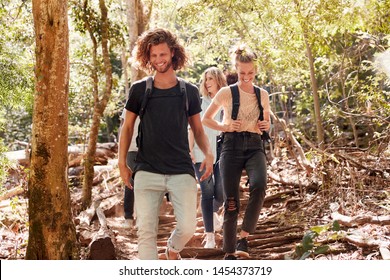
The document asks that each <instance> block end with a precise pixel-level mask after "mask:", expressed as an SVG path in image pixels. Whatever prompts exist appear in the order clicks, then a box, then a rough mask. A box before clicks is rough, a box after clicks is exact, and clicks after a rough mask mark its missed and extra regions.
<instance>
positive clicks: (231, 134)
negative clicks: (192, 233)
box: [202, 45, 270, 260]
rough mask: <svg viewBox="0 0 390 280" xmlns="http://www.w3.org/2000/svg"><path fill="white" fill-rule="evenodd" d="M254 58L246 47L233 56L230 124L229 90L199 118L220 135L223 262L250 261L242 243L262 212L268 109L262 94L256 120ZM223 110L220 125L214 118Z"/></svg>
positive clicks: (252, 229) (265, 180) (244, 242)
mask: <svg viewBox="0 0 390 280" xmlns="http://www.w3.org/2000/svg"><path fill="white" fill-rule="evenodd" d="M256 60H257V57H256V55H255V53H254V52H253V51H252V50H251V49H249V48H248V47H247V46H246V45H241V46H238V47H237V48H236V49H235V50H234V52H233V64H232V65H235V68H236V70H237V74H238V82H237V85H238V89H239V97H240V106H239V110H238V117H237V119H236V120H233V119H232V109H233V104H232V92H231V89H230V87H223V88H221V89H220V90H219V91H218V93H217V94H216V96H215V97H214V99H213V100H212V102H211V104H210V106H209V107H208V109H207V111H206V112H205V114H204V116H203V120H202V122H203V124H204V125H205V126H208V127H210V128H212V129H216V130H219V131H223V133H224V141H223V145H222V152H221V158H220V172H221V178H222V186H223V189H224V193H225V197H226V198H225V202H224V206H225V213H224V223H223V251H224V252H225V257H224V259H225V260H235V259H237V255H238V256H245V257H248V256H249V252H248V241H247V237H248V236H249V234H250V233H252V232H254V231H255V229H256V224H257V221H258V218H259V215H260V211H261V208H262V206H263V202H264V197H265V191H266V185H267V166H266V157H265V151H264V146H263V142H262V141H263V140H262V137H261V135H262V133H263V132H264V131H268V130H269V128H270V107H269V97H268V93H267V91H265V90H263V89H261V104H262V107H263V108H264V111H263V112H264V120H263V121H260V120H259V114H260V109H259V106H258V101H257V97H256V94H255V89H254V86H255V85H254V79H255V75H256V72H257V67H256ZM221 108H223V111H224V119H223V122H221V123H220V122H217V121H216V120H215V119H214V118H215V116H216V115H217V114H218V112H219V110H220V109H221ZM243 169H245V170H246V172H247V174H248V178H249V181H250V188H249V200H248V204H247V207H246V210H245V213H244V219H243V222H242V225H241V230H240V232H239V238H238V240H237V217H238V214H239V211H240V192H239V187H240V179H241V174H242V171H243Z"/></svg>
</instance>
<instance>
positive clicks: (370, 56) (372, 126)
mask: <svg viewBox="0 0 390 280" xmlns="http://www.w3.org/2000/svg"><path fill="white" fill-rule="evenodd" d="M2 3H3V4H2V5H0V74H1V75H0V102H1V104H2V105H3V104H4V105H7V107H4V106H1V108H0V111H2V114H0V116H5V114H7V116H8V114H9V112H10V111H9V110H11V111H12V110H14V111H16V109H15V108H17V107H19V108H22V110H23V111H29V112H30V111H31V107H32V106H31V103H32V97H31V96H32V92H33V61H34V51H33V45H34V36H33V25H32V17H31V2H30V1H22V2H20V1H14V0H5V1H3V2H2ZM82 3H83V2H80V1H75V0H72V1H70V2H69V8H70V17H69V23H70V37H69V38H70V62H71V73H70V83H69V84H70V95H69V125H70V139H71V141H72V142H78V141H81V140H82V139H85V135H86V131H88V127H89V124H90V118H91V116H92V111H91V110H92V107H93V106H92V102H93V100H92V99H93V98H92V94H91V93H92V79H91V77H90V73H91V67H92V55H91V50H92V47H93V46H92V43H91V41H90V38H89V35H88V32H86V26H85V23H84V21H83V20H82V19H83V18H87V20H88V22H89V24H90V26H91V29H92V32H93V34H94V36H95V37H96V38H97V41H98V42H99V41H100V40H101V37H100V29H101V25H100V9H99V7H98V5H99V3H98V1H88V5H87V7H86V8H85V9H84V8H83V6H82V5H83V4H82ZM150 3H152V4H153V7H152V17H151V20H152V22H150V25H149V26H150V27H151V28H154V27H166V28H169V29H171V30H173V31H174V32H175V33H176V34H178V35H179V37H180V39H181V40H182V41H183V42H184V44H185V47H186V49H187V50H188V52H189V54H190V56H191V62H192V63H191V65H190V67H188V68H187V69H186V70H185V71H184V72H182V73H179V75H180V76H184V77H186V78H187V79H189V80H190V81H191V82H194V83H198V81H199V78H200V74H201V73H202V72H203V71H204V69H206V68H207V67H208V66H211V65H215V66H217V67H219V68H221V69H229V68H231V66H232V65H231V64H230V56H229V51H230V49H231V47H232V46H234V45H235V44H236V43H237V42H238V41H243V42H246V43H247V44H249V45H250V46H251V47H252V48H253V49H254V50H255V51H256V52H257V54H258V56H259V60H258V66H259V70H260V71H259V72H260V73H259V75H258V77H257V78H258V83H259V84H262V85H265V84H267V85H269V86H270V88H271V90H272V91H278V90H279V89H283V88H284V89H286V90H285V91H284V92H287V93H288V96H289V98H285V97H286V96H287V95H283V96H281V99H280V104H281V105H283V104H284V105H286V104H287V102H290V103H289V104H290V106H289V108H292V112H288V115H289V116H292V117H294V126H295V129H298V130H300V131H302V132H303V134H304V135H305V136H306V137H308V138H309V139H313V138H314V137H315V135H316V133H315V130H314V127H315V126H314V125H313V124H314V123H313V120H314V114H313V97H312V91H313V90H312V88H311V80H310V73H309V66H308V62H307V56H306V43H308V44H310V46H311V49H312V51H313V55H314V66H315V69H314V70H315V73H316V80H317V83H318V92H319V94H320V107H321V117H322V119H323V126H324V128H325V130H326V131H325V134H326V140H327V142H328V143H333V142H334V141H337V139H338V138H340V136H343V137H344V136H345V135H349V134H351V133H352V128H353V127H352V125H353V124H355V125H356V128H357V130H358V132H359V133H361V131H366V132H368V135H369V138H371V139H374V140H375V141H373V142H371V143H379V141H380V140H383V139H384V138H385V136H386V134H387V133H388V132H389V126H388V124H387V122H386V117H387V116H389V115H390V105H389V104H390V103H389V100H390V94H389V91H390V90H389V88H390V87H389V86H390V84H389V81H390V78H389V77H388V76H386V75H385V74H384V73H382V72H380V71H379V69H378V66H377V64H376V63H375V62H376V58H377V56H378V55H379V54H381V53H383V52H384V51H385V50H387V49H389V47H390V44H389V39H390V35H389V34H390V14H389V11H390V2H389V1H383V0H381V1H376V0H368V1H353V0H347V1H340V0H332V1H324V0H304V1H294V0H266V1H259V0H254V1H244V2H242V1H232V0H218V1H217V0H205V1H200V0H184V1H177V0H166V1H165V0H164V1H163V0H156V1H145V4H146V5H148V4H150ZM107 6H108V9H109V14H108V16H109V20H110V37H111V40H110V56H111V61H112V64H113V72H114V88H113V93H114V94H113V96H112V97H111V99H110V103H109V104H108V106H107V110H106V112H105V114H106V115H105V121H106V123H105V124H103V125H102V131H101V133H100V134H101V135H104V134H106V133H108V134H109V133H111V132H105V131H104V130H106V129H107V130H110V127H111V124H110V121H111V120H109V119H108V118H106V117H110V118H113V117H115V116H117V114H118V112H119V111H120V110H121V107H122V106H123V100H124V99H125V98H126V97H125V94H124V92H123V87H124V86H123V82H121V81H122V80H123V77H122V70H123V69H122V65H121V62H120V61H121V60H120V55H121V54H122V50H123V49H126V50H128V46H127V42H128V39H127V38H128V34H127V26H126V17H125V16H126V14H125V12H124V6H123V3H122V2H121V1H118V0H112V1H107ZM304 35H305V36H304ZM304 38H307V40H308V41H307V42H306V41H305V40H304ZM100 51H101V50H100V49H99V52H100ZM127 56H129V51H127ZM97 59H98V61H99V65H100V66H99V69H98V72H99V80H100V81H102V82H101V83H100V84H99V88H104V79H102V77H103V72H102V58H101V54H100V53H98V58H97ZM283 97H284V98H283ZM281 105H279V104H278V106H279V107H278V108H277V109H278V113H280V114H282V113H283V112H279V110H285V108H284V107H283V106H281ZM285 107H286V108H287V106H285ZM4 108H7V110H8V111H6V110H5V109H4ZM273 109H275V111H276V108H273ZM16 115H18V114H16ZM21 115H24V113H21ZM3 127H4V126H3ZM8 129H9V128H7V130H8ZM20 130H22V131H23V130H24V131H26V133H29V129H28V128H27V127H26V128H20ZM115 130H116V128H114V129H113V131H115ZM11 134H12V133H11ZM3 135H4V133H3ZM22 138H23V139H26V138H28V137H22ZM77 138H79V139H77ZM348 139H351V137H350V136H348ZM8 141H12V139H10V138H8V139H7V140H6V143H7V144H8ZM343 144H349V143H343ZM365 145H369V142H366V143H365Z"/></svg>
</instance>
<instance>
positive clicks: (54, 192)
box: [26, 0, 79, 260]
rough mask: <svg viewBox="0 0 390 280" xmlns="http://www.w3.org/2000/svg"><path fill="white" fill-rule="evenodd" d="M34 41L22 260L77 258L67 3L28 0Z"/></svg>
mask: <svg viewBox="0 0 390 280" xmlns="http://www.w3.org/2000/svg"><path fill="white" fill-rule="evenodd" d="M32 7H33V17H34V28H35V40H36V66H35V97H34V113H33V129H32V149H31V173H30V178H29V182H28V187H29V190H28V198H29V207H28V214H29V239H28V246H27V252H26V259H34V260H42V259H51V260H60V259H61V260H64V259H79V254H78V246H77V238H76V230H75V226H74V223H73V219H72V212H71V204H70V192H69V187H68V177H67V174H68V172H67V169H68V166H67V165H68V150H67V147H68V92H69V39H68V35H69V31H68V15H67V12H68V1H67V0H65V1H50V0H33V2H32Z"/></svg>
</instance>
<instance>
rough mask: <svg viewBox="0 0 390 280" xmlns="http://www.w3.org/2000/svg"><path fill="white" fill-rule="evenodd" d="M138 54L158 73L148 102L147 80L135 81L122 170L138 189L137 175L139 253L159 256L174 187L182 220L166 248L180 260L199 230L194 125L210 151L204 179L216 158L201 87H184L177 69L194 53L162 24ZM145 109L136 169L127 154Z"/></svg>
mask: <svg viewBox="0 0 390 280" xmlns="http://www.w3.org/2000/svg"><path fill="white" fill-rule="evenodd" d="M133 56H134V58H135V60H136V61H137V62H138V63H139V66H140V67H141V68H143V69H144V70H147V71H149V72H154V77H153V87H152V88H153V90H152V93H151V94H150V95H149V97H148V101H147V106H145V105H144V104H145V103H144V102H143V100H144V98H145V97H146V95H145V89H146V80H145V79H144V80H140V81H137V82H135V83H133V85H132V86H131V89H130V93H129V98H128V101H127V103H126V106H125V108H126V114H125V119H124V123H123V126H122V130H121V134H120V140H119V159H118V164H119V170H120V175H121V178H122V180H123V182H124V184H125V185H126V186H127V187H129V188H132V186H131V184H130V178H131V176H132V175H134V186H135V188H134V193H135V201H136V203H135V208H136V213H137V227H138V255H139V258H140V259H158V250H157V233H158V214H159V210H160V205H161V202H162V199H163V197H164V194H165V193H167V192H168V193H169V198H170V201H171V203H172V206H173V208H174V213H175V216H176V221H177V224H176V228H175V229H174V230H173V232H172V233H171V236H170V238H169V239H168V243H167V248H166V251H165V253H166V258H167V259H180V254H179V253H180V251H181V250H183V248H184V246H185V244H186V243H187V242H188V241H189V240H190V239H191V237H192V236H193V234H194V233H195V229H196V202H197V186H196V180H195V174H194V169H193V167H192V162H191V157H190V154H189V143H188V129H187V128H188V124H189V125H190V127H191V129H192V131H193V132H194V136H195V141H196V143H197V144H198V146H199V147H200V149H201V150H202V152H203V153H204V155H205V159H204V161H203V162H202V166H201V168H202V169H203V170H205V172H204V174H203V177H202V178H201V180H204V179H205V178H207V177H209V176H210V174H211V172H212V168H213V161H214V159H213V154H212V152H211V149H210V145H209V142H208V139H207V136H206V135H205V133H204V130H203V126H202V123H201V119H200V112H201V106H200V98H199V92H198V89H197V87H196V86H194V85H192V84H190V83H188V82H186V83H185V88H186V90H185V94H184V92H183V90H181V87H180V83H179V81H178V77H177V76H176V72H175V71H176V70H180V69H182V68H183V67H184V66H185V64H186V63H187V61H188V58H187V55H186V53H185V50H184V48H183V46H182V45H180V44H179V42H178V39H177V37H176V36H175V35H174V34H172V33H171V32H170V31H168V30H166V29H161V28H158V29H154V30H150V31H147V32H145V33H143V34H142V35H141V36H140V37H139V38H138V41H137V45H136V48H135V49H134V52H133ZM183 104H185V105H183ZM141 111H142V114H141V116H142V118H141V123H140V128H139V130H138V131H139V133H138V137H139V139H138V153H137V157H136V160H135V167H134V170H133V171H134V174H132V171H131V170H130V169H129V168H128V166H127V164H126V154H127V150H128V147H129V145H130V140H131V138H132V135H133V133H134V123H135V120H136V118H137V117H139V116H140V113H141Z"/></svg>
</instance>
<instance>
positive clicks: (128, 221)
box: [120, 109, 139, 229]
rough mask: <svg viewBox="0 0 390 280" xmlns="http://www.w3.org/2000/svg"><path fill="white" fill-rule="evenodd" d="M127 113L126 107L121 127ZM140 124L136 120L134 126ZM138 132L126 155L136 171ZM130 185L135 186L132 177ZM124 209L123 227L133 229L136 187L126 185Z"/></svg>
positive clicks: (132, 168)
mask: <svg viewBox="0 0 390 280" xmlns="http://www.w3.org/2000/svg"><path fill="white" fill-rule="evenodd" d="M125 114H126V109H123V111H122V114H121V116H120V118H121V127H122V124H123V120H124V118H125ZM138 125H139V119H137V120H136V121H135V124H134V126H135V127H136V128H137V127H138ZM136 138H137V133H134V134H133V137H132V138H131V142H130V146H129V150H128V151H127V155H126V163H127V166H128V167H129V168H130V169H131V170H132V171H134V167H135V158H136V156H137V151H138V148H137V142H136ZM130 185H131V186H134V180H133V178H130ZM123 210H124V218H125V223H124V225H123V227H124V228H125V229H133V227H134V189H133V188H129V187H128V186H125V191H124V198H123Z"/></svg>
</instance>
